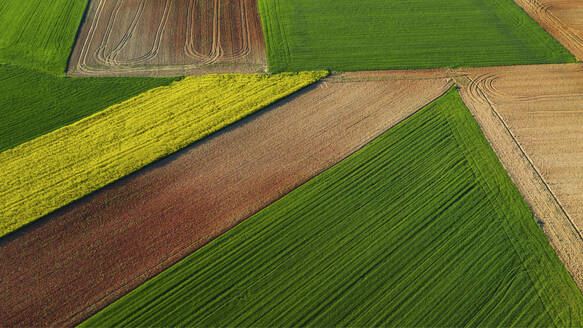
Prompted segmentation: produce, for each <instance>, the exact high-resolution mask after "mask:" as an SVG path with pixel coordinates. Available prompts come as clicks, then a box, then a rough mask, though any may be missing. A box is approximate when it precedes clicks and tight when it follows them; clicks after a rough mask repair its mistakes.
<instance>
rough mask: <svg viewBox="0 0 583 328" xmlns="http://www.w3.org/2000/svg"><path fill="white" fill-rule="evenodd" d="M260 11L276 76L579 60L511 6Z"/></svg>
mask: <svg viewBox="0 0 583 328" xmlns="http://www.w3.org/2000/svg"><path fill="white" fill-rule="evenodd" d="M259 5H260V11H261V18H262V22H263V28H264V31H265V39H266V44H267V46H266V52H267V57H268V59H269V69H270V70H271V71H275V72H278V71H288V70H292V71H293V70H302V69H315V68H320V69H331V70H337V71H347V70H349V71H353V70H370V69H411V68H433V67H460V66H461V67H473V66H493V65H514V64H542V63H561V62H573V61H575V58H574V57H573V55H571V54H570V53H569V52H568V51H567V50H566V49H564V48H563V47H562V46H561V44H559V43H558V42H557V41H556V40H554V39H553V38H552V37H551V36H550V35H548V34H547V33H546V32H545V31H544V30H543V29H542V28H541V27H540V26H539V25H537V24H536V23H535V22H534V21H533V20H532V19H531V18H530V17H528V15H526V13H525V12H524V11H523V10H522V9H521V8H520V7H518V6H517V5H516V4H515V3H513V2H512V1H511V0H457V1H450V0H433V1H427V0H404V1H385V0H367V1H352V0H340V1H339V0H318V1H313V0H295V1H279V0H261V1H260V2H259ZM347 26H350V28H349V29H347V28H346V27H347Z"/></svg>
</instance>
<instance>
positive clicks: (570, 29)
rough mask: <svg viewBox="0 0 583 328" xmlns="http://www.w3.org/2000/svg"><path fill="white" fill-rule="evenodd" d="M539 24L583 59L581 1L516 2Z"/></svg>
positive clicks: (582, 5)
mask: <svg viewBox="0 0 583 328" xmlns="http://www.w3.org/2000/svg"><path fill="white" fill-rule="evenodd" d="M515 2H516V3H517V4H518V5H520V6H521V7H522V8H523V9H524V10H525V11H526V12H527V13H528V14H529V15H530V16H531V17H532V18H534V19H535V20H536V21H537V23H539V24H540V25H541V26H542V27H543V28H544V29H545V30H546V31H547V32H549V33H550V34H551V35H552V36H553V37H555V38H556V39H557V40H558V41H559V42H561V44H563V45H564V46H565V48H567V49H569V51H570V52H571V53H573V54H574V55H575V56H576V57H577V58H578V59H579V60H582V59H583V19H581V17H583V3H582V2H581V1H579V0H537V1H533V0H515Z"/></svg>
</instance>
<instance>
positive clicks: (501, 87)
mask: <svg viewBox="0 0 583 328" xmlns="http://www.w3.org/2000/svg"><path fill="white" fill-rule="evenodd" d="M465 74H466V75H467V77H468V78H469V80H470V81H471V82H470V83H469V85H468V87H467V88H466V89H467V90H468V92H465V99H466V101H467V102H468V104H470V105H471V106H473V107H475V108H476V110H478V111H481V112H492V113H494V114H495V115H496V116H497V119H498V120H499V121H500V123H501V124H502V125H504V127H505V128H506V129H507V130H508V131H509V132H508V133H509V134H510V135H511V137H512V139H513V141H514V142H515V143H516V144H517V145H518V146H519V148H520V149H519V151H520V155H521V157H523V158H524V159H525V160H526V162H527V165H523V164H521V163H520V161H519V160H515V161H513V162H509V163H508V165H507V168H508V169H509V171H510V173H511V174H512V175H513V178H514V179H515V181H517V182H518V183H520V182H519V181H520V180H523V181H527V182H528V181H529V180H530V181H535V182H536V183H535V184H534V185H532V183H531V185H532V186H531V187H530V188H528V189H525V190H522V191H523V193H524V194H525V197H526V198H527V199H529V200H530V202H531V203H533V205H532V206H533V207H534V208H535V212H536V211H537V208H538V210H540V211H541V213H540V217H539V219H540V220H542V223H543V224H544V225H543V230H545V232H546V233H547V235H548V236H549V240H550V242H551V243H552V244H553V246H554V247H555V248H556V249H557V252H558V254H559V256H560V257H561V259H562V260H563V262H565V265H566V266H567V268H568V269H569V270H570V271H571V274H572V275H573V276H574V277H575V278H576V280H577V281H578V283H579V285H580V287H581V288H582V289H583V238H582V237H581V236H582V235H583V206H582V204H583V130H582V129H581V127H582V126H583V66H582V65H580V64H570V65H540V66H520V67H495V68H482V69H468V70H466V71H465ZM483 127H484V128H485V129H486V130H489V129H490V126H489V125H483ZM495 146H496V145H495ZM505 164H506V163H505ZM523 166H524V168H522V167H523ZM529 166H530V168H528V167H529ZM518 168H520V169H518ZM539 182H540V183H539ZM537 183H538V184H539V186H537V185H536V184H537ZM541 185H542V186H541ZM544 194H548V195H549V196H550V198H552V199H551V200H550V201H549V200H547V199H544V198H540V197H541V196H542V195H544ZM543 203H548V204H549V205H546V204H545V205H544V206H546V207H548V208H547V209H545V208H540V207H541V205H543ZM553 203H556V204H558V205H557V208H556V209H555V208H554V207H553V206H552V205H553ZM537 214H538V213H537Z"/></svg>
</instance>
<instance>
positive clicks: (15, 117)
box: [0, 65, 175, 152]
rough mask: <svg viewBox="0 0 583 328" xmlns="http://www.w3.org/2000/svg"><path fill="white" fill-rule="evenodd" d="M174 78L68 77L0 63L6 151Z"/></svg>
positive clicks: (0, 134)
mask: <svg viewBox="0 0 583 328" xmlns="http://www.w3.org/2000/svg"><path fill="white" fill-rule="evenodd" d="M173 80H175V79H171V78H166V79H158V78H69V77H67V78H65V77H56V76H54V75H52V74H48V73H42V72H39V71H36V70H29V69H25V68H21V67H15V66H9V65H0V152H2V151H4V150H6V149H9V148H12V147H15V146H17V145H19V144H21V143H23V142H26V141H29V140H32V139H34V138H36V137H38V136H41V135H43V134H45V133H48V132H51V131H53V130H56V129H58V128H60V127H63V126H65V125H68V124H71V123H73V122H76V121H78V120H80V119H82V118H84V117H86V116H89V115H91V114H93V113H95V112H98V111H100V110H102V109H105V108H107V107H109V106H111V105H113V104H117V103H119V102H122V101H124V100H126V99H129V98H131V97H133V96H136V95H138V94H140V93H142V92H144V91H146V90H149V89H151V88H154V87H157V86H160V85H165V84H170V82H172V81H173Z"/></svg>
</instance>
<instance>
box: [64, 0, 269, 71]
mask: <svg viewBox="0 0 583 328" xmlns="http://www.w3.org/2000/svg"><path fill="white" fill-rule="evenodd" d="M266 66H267V61H266V58H265V42H264V38H263V32H262V29H261V22H260V19H259V13H258V10H257V2H256V0H208V1H196V0H167V1H153V2H146V1H142V0H127V1H117V0H95V1H92V2H91V7H90V10H89V14H88V19H87V21H86V22H85V23H84V24H83V27H82V29H81V35H80V37H79V39H78V41H77V44H76V46H75V51H74V52H73V57H72V60H71V63H70V66H69V72H70V74H73V75H89V76H91V75H93V76H95V75H99V76H104V75H108V76H111V75H114V76H115V75H183V74H204V73H206V74H208V73H225V72H227V73H254V72H255V73H256V72H264V71H265V69H266Z"/></svg>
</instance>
